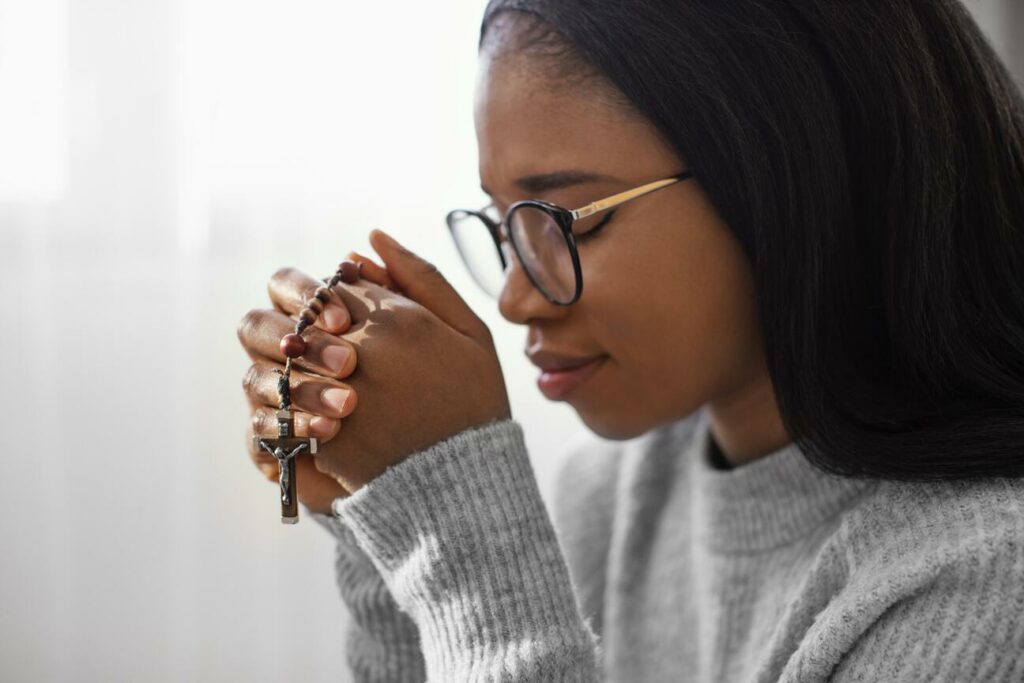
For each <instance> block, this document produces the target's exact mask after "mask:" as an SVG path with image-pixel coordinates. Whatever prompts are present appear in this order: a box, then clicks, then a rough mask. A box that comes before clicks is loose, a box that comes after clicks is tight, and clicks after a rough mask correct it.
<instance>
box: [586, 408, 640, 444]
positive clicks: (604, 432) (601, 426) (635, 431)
mask: <svg viewBox="0 0 1024 683" xmlns="http://www.w3.org/2000/svg"><path fill="white" fill-rule="evenodd" d="M577 414H578V415H579V416H580V419H581V420H582V421H583V424H585V425H586V426H587V428H588V429H589V430H590V431H592V432H593V433H594V434H596V435H597V436H599V437H601V438H602V439H610V440H612V441H625V440H627V439H633V438H636V437H638V436H641V435H642V434H646V433H647V432H648V431H650V430H651V429H653V428H654V426H655V425H653V424H648V423H647V422H646V421H642V420H641V421H639V422H636V421H630V420H623V419H618V420H616V419H602V418H601V417H599V416H595V415H590V414H587V413H583V412H580V411H577ZM620 418H621V416H620Z"/></svg>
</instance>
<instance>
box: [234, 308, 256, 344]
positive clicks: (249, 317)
mask: <svg viewBox="0 0 1024 683" xmlns="http://www.w3.org/2000/svg"><path fill="white" fill-rule="evenodd" d="M261 314H262V311H261V310H260V309H258V308H252V309H249V310H248V311H246V313H245V315H243V316H242V319H241V320H239V321H238V329H237V330H236V332H237V333H238V339H239V341H241V342H242V343H243V344H244V343H245V341H246V339H249V338H251V337H252V333H253V330H255V329H256V328H257V327H258V326H259V319H260V315H261Z"/></svg>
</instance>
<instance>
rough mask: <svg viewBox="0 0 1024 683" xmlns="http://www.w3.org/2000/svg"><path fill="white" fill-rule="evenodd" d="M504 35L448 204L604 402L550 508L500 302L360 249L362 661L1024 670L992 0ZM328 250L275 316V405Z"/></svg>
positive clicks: (351, 346)
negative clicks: (483, 198) (977, 4)
mask: <svg viewBox="0 0 1024 683" xmlns="http://www.w3.org/2000/svg"><path fill="white" fill-rule="evenodd" d="M479 64H480V71H479V80H478V84H477V97H476V103H475V115H476V128H477V138H478V142H479V151H480V175H481V180H482V185H483V187H484V189H485V191H486V192H487V193H488V194H489V195H490V197H491V199H492V206H490V207H488V208H487V209H486V210H484V211H480V212H472V211H455V212H453V213H452V214H450V216H449V220H450V227H451V228H452V230H453V232H454V233H455V235H456V237H457V238H458V239H459V240H460V242H459V243H460V246H463V247H465V243H464V242H463V241H461V240H464V239H466V237H465V236H466V235H467V234H469V233H467V232H466V231H467V230H476V231H477V234H478V235H486V234H487V233H488V232H491V234H493V235H494V236H495V239H496V242H495V244H496V245H497V244H498V243H499V242H500V249H499V250H498V251H496V253H493V254H492V255H491V257H492V258H493V264H497V267H498V269H499V275H500V280H499V282H500V286H499V288H498V289H497V290H496V294H497V295H498V307H499V309H500V311H501V313H502V315H503V316H504V317H505V318H506V319H508V320H509V321H511V322H514V323H519V324H522V325H524V326H526V327H527V328H528V335H527V348H526V351H527V353H528V354H529V355H530V356H531V359H532V360H534V362H536V363H537V364H538V365H539V366H541V367H542V368H544V369H546V370H547V371H546V372H545V373H544V374H542V376H541V379H540V384H541V387H542V389H543V390H544V392H545V393H546V395H548V396H549V398H553V399H556V400H565V401H567V402H568V403H569V404H570V405H572V406H573V408H575V409H576V410H577V412H578V413H579V415H580V417H581V419H582V420H583V422H584V423H585V424H586V425H587V427H588V428H589V430H590V431H591V432H593V434H594V435H593V436H590V435H582V436H581V437H580V438H579V439H576V440H574V441H573V442H572V444H571V448H570V452H569V453H568V457H567V459H566V460H565V465H564V466H563V469H562V470H561V474H560V476H559V478H558V486H557V490H556V491H555V495H554V496H553V503H554V506H553V510H552V513H553V514H552V517H551V518H549V517H548V514H547V511H546V510H545V508H544V505H543V503H542V500H541V498H540V496H539V494H538V491H537V486H536V482H535V479H534V478H533V473H532V470H531V469H530V464H529V460H528V458H527V454H526V450H525V446H524V442H523V435H522V432H521V428H520V426H519V424H518V423H517V422H516V421H515V420H513V419H512V418H511V413H510V411H509V407H508V400H507V395H506V392H505V385H504V380H503V378H502V375H501V371H500V366H499V365H498V363H497V359H496V354H495V352H494V346H493V343H492V342H491V338H490V333H489V331H488V330H487V328H486V326H485V325H483V323H482V322H481V321H480V320H479V318H477V317H476V316H475V315H474V314H473V313H472V311H471V310H470V309H469V307H468V306H466V305H465V303H464V302H463V301H462V299H461V298H460V297H459V296H458V294H456V293H455V292H454V291H453V290H452V289H451V287H450V286H449V285H448V283H447V282H446V281H445V280H444V278H443V277H442V276H441V275H440V273H438V272H437V271H436V269H435V268H433V267H432V266H431V265H430V264H429V263H428V262H426V261H424V260H423V259H420V258H419V257H417V256H415V255H414V254H411V253H410V252H408V251H406V250H403V249H402V248H401V247H400V246H398V245H397V243H395V242H394V241H393V240H390V239H388V236H387V235H385V234H384V233H382V232H381V231H373V232H371V235H370V238H371V244H372V245H373V247H374V249H375V250H376V251H377V252H378V254H379V255H380V257H381V259H382V260H383V262H384V265H383V266H377V265H376V264H374V263H373V262H372V261H370V260H369V259H365V258H364V257H362V256H360V255H358V254H355V253H354V252H353V253H350V254H349V256H350V257H351V258H353V259H357V260H361V261H364V263H365V264H366V269H365V271H364V273H365V277H366V280H367V281H366V282H360V283H358V284H356V285H345V286H339V287H337V288H335V292H334V294H336V295H337V296H338V299H337V300H334V301H333V303H334V304H335V306H336V307H331V311H330V314H331V316H333V317H330V318H328V317H327V314H326V313H325V316H324V320H323V321H321V322H320V323H318V327H317V328H316V329H311V330H310V332H313V333H314V334H312V335H311V336H310V350H309V351H308V352H307V354H306V355H305V356H304V357H303V358H302V359H301V361H302V367H304V368H305V371H304V372H302V373H298V374H296V375H294V376H293V377H294V380H293V388H292V397H293V401H295V403H296V406H297V407H298V409H299V410H300V411H301V412H300V413H299V419H298V430H299V433H300V434H303V433H305V434H313V435H317V436H320V437H321V438H323V439H326V440H327V441H326V443H325V445H324V447H323V449H322V451H321V453H320V454H318V455H317V456H315V458H314V460H313V461H309V460H304V461H301V462H300V463H299V469H300V472H299V474H300V478H299V489H300V492H301V495H304V496H305V497H304V498H303V501H302V502H303V503H304V504H305V505H306V506H307V509H308V510H309V511H310V512H311V513H313V515H314V517H315V518H316V519H317V520H318V521H320V522H321V523H322V524H323V525H324V526H325V527H326V528H328V529H329V530H331V531H332V533H334V534H335V535H336V537H337V539H338V553H337V571H338V581H339V586H340V588H341V593H342V596H343V598H344V599H345V601H346V603H347V605H348V607H349V610H350V613H351V615H352V619H351V621H350V631H349V639H348V657H349V662H350V664H351V666H352V668H353V671H354V672H355V674H356V676H357V678H358V679H359V680H364V679H365V680H371V679H372V680H380V679H386V680H422V679H423V678H425V677H428V678H430V679H432V680H458V681H462V680H478V679H484V680H491V679H501V680H563V679H570V680H587V681H590V680H601V679H607V680H616V681H647V680H669V679H671V680H700V681H793V682H796V681H799V682H801V683H805V682H807V681H825V680H831V681H854V680H857V681H860V680H872V681H883V680H884V681H1019V680H1024V655H1022V654H1021V653H1024V543H1022V539H1024V482H1022V480H1021V478H1020V477H1021V475H1022V474H1024V232H1022V230H1024V192H1022V188H1024V102H1022V98H1021V94H1020V92H1019V91H1018V90H1017V89H1016V88H1015V86H1014V84H1013V82H1012V80H1011V77H1010V76H1009V75H1008V73H1007V71H1006V69H1005V67H1004V66H1003V64H1002V63H1001V62H1000V61H999V59H998V58H997V57H996V55H995V54H994V53H993V51H992V49H991V47H990V46H989V44H988V43H987V42H986V41H985V39H984V38H983V37H982V35H981V33H980V32H979V30H978V28H977V26H976V25H975V24H974V23H973V21H972V20H971V18H970V17H969V15H968V13H967V12H966V11H965V10H964V8H963V7H962V6H961V5H960V4H959V3H958V2H955V1H954V0H930V1H927V2H926V1H916V0H885V1H884V2H882V1H880V0H878V1H871V2H861V3H850V2H845V1H840V0H831V1H824V2H823V1H821V0H787V1H785V2H781V1H780V2H771V3H764V2H756V1H754V0H743V1H739V0H737V1H736V2H729V3H722V2H720V1H719V0H685V1H684V0H680V1H678V2H622V1H621V0H614V1H612V0H608V1H600V2H594V1H592V2H583V1H582V0H557V1H556V0H492V2H491V3H490V4H489V5H488V7H487V9H486V11H485V15H484V19H483V22H482V26H481V41H480V63H479ZM659 181H663V182H659ZM634 190H635V191H634ZM609 197H611V198H612V199H611V200H609V201H608V202H605V203H603V204H602V203H598V204H597V205H594V202H597V201H598V200H603V199H606V198H609ZM525 200H540V201H536V202H533V201H529V202H525V203H522V204H517V202H524V201H525ZM545 202H546V203H545ZM609 204H610V205H611V206H608V205H609ZM556 207H562V208H561V209H559V208H556ZM586 207H589V208H586ZM575 209H585V210H583V211H577V212H575V213H570V212H571V211H572V210H575ZM592 209H596V211H595V212H594V213H592V214H591V213H590V210H592ZM587 214H589V215H587ZM494 218H497V219H499V221H500V219H502V218H503V219H504V221H505V223H504V224H503V225H501V226H500V227H498V225H497V224H496V223H495V222H494ZM573 218H574V219H575V220H570V219H573ZM473 221H476V222H475V223H474V222H473ZM467 226H468V227H467ZM563 230H564V232H563ZM567 233H571V234H567ZM509 240H511V241H509ZM573 250H575V251H576V254H575V256H574V255H573ZM499 254H500V256H501V257H502V258H504V264H503V265H504V267H505V270H504V272H503V273H501V272H500V270H501V266H502V264H501V262H500V261H499ZM464 255H465V256H466V257H467V261H468V265H470V267H471V268H472V269H473V272H474V275H475V276H477V277H478V279H479V280H480V281H481V284H485V276H486V274H484V273H482V269H483V268H484V267H485V264H484V265H482V264H483V262H480V261H479V260H477V259H476V257H475V256H472V255H470V252H469V251H468V250H466V252H465V253H464ZM493 264H492V265H493ZM584 283H585V286H583V284H584ZM319 284H320V282H319V281H317V280H316V279H315V278H312V277H310V276H308V275H304V274H302V273H299V272H298V271H296V270H294V269H282V270H281V271H279V272H278V273H276V274H275V276H274V278H273V279H272V280H271V283H270V294H271V298H272V299H273V301H274V303H275V308H274V309H272V310H265V311H251V312H250V313H249V314H248V315H247V316H246V317H245V319H244V320H243V324H242V325H241V327H240V328H239V334H240V337H241V339H242V343H243V345H244V346H245V348H246V349H247V351H248V352H249V354H250V356H251V357H252V358H253V360H254V364H253V366H252V368H250V371H249V372H248V373H247V374H246V379H245V388H246V393H247V396H248V397H249V400H250V403H251V405H252V407H253V426H252V430H253V431H255V432H256V433H273V425H274V407H275V405H276V375H275V374H274V373H273V370H274V369H275V368H279V367H280V365H281V363H282V362H283V360H284V358H283V356H282V355H281V353H280V351H279V348H278V342H279V340H280V338H281V337H282V336H283V335H284V334H287V333H288V332H289V331H290V330H291V328H292V326H293V324H294V316H296V315H297V314H298V312H299V310H300V309H301V307H302V301H304V300H305V298H308V297H309V295H310V294H311V292H312V291H313V290H314V289H315V288H316V286H318V285H319ZM356 352H358V357H359V360H358V370H356V358H355V357H356ZM591 359H593V361H592V362H589V361H590V360H591ZM584 362H586V367H585V368H584V369H582V370H578V371H575V372H573V371H563V372H558V371H557V369H558V368H565V367H569V366H578V365H580V364H581V363H584ZM342 379H344V380H345V381H342ZM331 390H336V391H338V392H340V394H339V395H340V396H341V399H342V400H340V401H339V402H338V403H337V404H336V405H334V406H332V405H330V404H329V403H328V402H326V401H322V400H321V398H320V397H321V396H330V395H331V393H332V392H331ZM346 390H349V391H348V393H345V391H346ZM324 392H326V393H324ZM356 396H358V397H359V403H360V405H359V406H358V407H356V405H355V400H356V398H355V397H356ZM296 397H298V398H296ZM342 423H344V424H342ZM253 458H254V460H255V461H256V462H257V464H259V465H260V466H261V467H263V468H265V472H267V474H268V476H269V477H272V478H275V480H276V474H277V473H276V469H275V468H274V465H273V462H272V461H271V460H270V459H269V458H268V457H261V456H259V455H257V454H253Z"/></svg>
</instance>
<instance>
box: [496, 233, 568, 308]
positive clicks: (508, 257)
mask: <svg viewBox="0 0 1024 683" xmlns="http://www.w3.org/2000/svg"><path fill="white" fill-rule="evenodd" d="M501 247H502V251H503V252H504V254H505V262H506V263H507V265H506V267H505V282H504V284H503V285H502V288H501V293H500V294H499V295H498V311H499V312H500V313H501V315H502V317H503V318H505V319H506V320H508V321H509V322H512V323H517V324H520V325H525V324H527V323H528V322H529V321H530V320H531V319H535V318H544V317H546V318H558V317H562V316H564V315H566V313H567V312H568V309H569V308H570V307H568V306H559V305H557V304H553V303H551V302H550V301H548V300H547V298H546V297H545V296H544V295H543V294H542V293H541V291H540V290H539V289H537V288H536V287H534V286H533V282H531V281H530V276H529V275H527V274H526V271H525V270H523V264H522V263H521V262H520V261H519V257H518V256H516V253H515V249H513V248H512V245H511V244H510V243H509V242H508V241H504V242H502V245H501Z"/></svg>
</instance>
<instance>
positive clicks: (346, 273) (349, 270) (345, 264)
mask: <svg viewBox="0 0 1024 683" xmlns="http://www.w3.org/2000/svg"><path fill="white" fill-rule="evenodd" d="M338 272H339V273H341V281H342V282H347V283H348V284H350V285H351V284H354V283H355V282H356V281H357V280H358V279H359V278H360V276H361V275H362V274H363V264H362V262H359V263H356V262H355V261H350V260H348V259H345V260H344V261H342V262H341V263H339V264H338Z"/></svg>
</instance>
